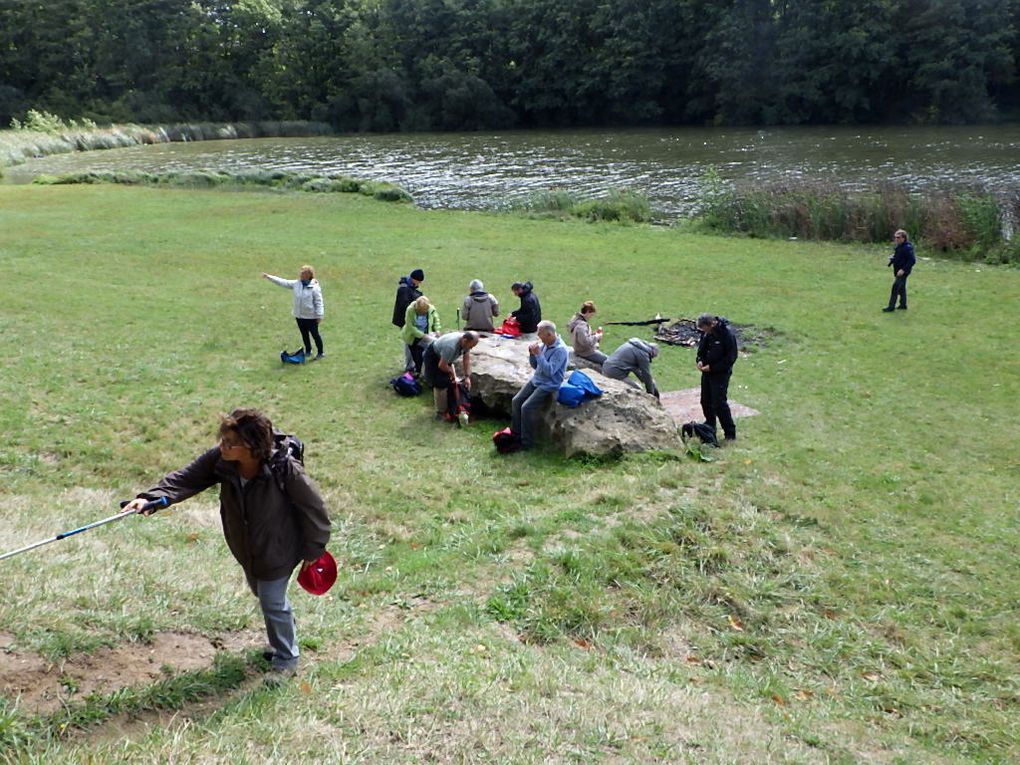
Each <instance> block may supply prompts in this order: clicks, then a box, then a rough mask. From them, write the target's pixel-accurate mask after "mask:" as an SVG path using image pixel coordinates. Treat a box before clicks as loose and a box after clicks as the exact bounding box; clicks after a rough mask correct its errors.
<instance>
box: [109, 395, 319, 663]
mask: <svg viewBox="0 0 1020 765" xmlns="http://www.w3.org/2000/svg"><path fill="white" fill-rule="evenodd" d="M278 437H280V436H278V434H276V433H275V431H274V430H273V425H272V423H271V422H270V421H269V418H267V417H266V416H265V415H264V414H262V413H261V412H260V411H258V410H257V409H235V410H234V411H233V412H231V413H230V414H228V415H226V416H225V417H222V418H221V420H220V427H219V442H218V443H217V444H216V445H215V446H213V447H212V448H211V449H209V450H207V451H206V452H205V453H204V454H202V455H200V456H199V457H197V458H196V459H195V460H194V461H193V462H192V463H191V464H190V465H187V466H186V467H183V468H181V469H180V470H177V471H174V472H173V473H170V474H169V475H167V476H165V477H164V478H163V479H162V480H160V481H159V483H157V484H156V485H155V486H153V487H152V488H151V489H149V490H148V491H144V492H141V493H140V494H138V496H137V499H133V500H132V501H131V502H129V503H128V504H127V505H126V506H125V510H135V511H137V512H141V513H142V514H144V515H150V514H151V513H152V511H146V510H144V507H145V504H146V503H147V502H149V501H151V500H154V499H160V498H163V497H165V498H166V499H167V500H168V501H169V503H170V504H171V505H176V504H177V503H178V502H183V501H184V500H186V499H187V498H188V497H193V496H194V495H196V494H198V493H199V492H202V491H205V490H206V489H211V488H212V487H213V486H217V487H218V488H219V499H220V520H221V521H222V523H223V536H224V537H225V538H226V540H227V547H229V548H230V552H231V553H233V555H234V558H236V559H237V562H238V563H240V564H241V568H242V569H244V575H245V578H246V579H247V580H248V586H249V588H251V591H252V593H253V594H254V595H255V596H256V597H257V598H258V599H259V605H260V606H261V607H262V616H263V618H264V620H265V624H266V634H267V637H268V638H269V645H270V649H271V650H269V651H268V652H267V655H268V656H269V658H270V663H271V666H272V669H273V670H274V671H275V672H278V673H281V674H286V675H289V674H293V672H294V671H295V670H296V669H297V664H298V654H299V651H298V641H297V636H296V634H295V628H294V614H293V612H292V611H291V606H290V601H289V600H288V599H287V585H288V583H289V582H290V576H291V574H292V573H293V571H294V569H295V568H296V567H297V566H298V565H299V564H300V565H301V568H302V569H304V568H305V567H307V566H309V565H311V564H312V563H314V562H315V561H316V560H318V558H319V556H321V555H322V554H323V552H324V551H325V549H326V544H327V543H328V542H329V536H330V521H329V516H328V514H327V513H326V506H325V503H324V502H323V499H322V495H321V494H320V493H319V489H318V487H316V485H315V484H314V483H313V482H312V480H311V479H310V478H309V477H308V476H307V475H305V471H304V467H303V466H302V465H301V463H300V462H299V461H298V460H297V459H295V458H294V457H293V456H292V455H291V453H290V452H289V451H288V450H287V449H286V448H283V447H280V448H278V446H277V438H278Z"/></svg>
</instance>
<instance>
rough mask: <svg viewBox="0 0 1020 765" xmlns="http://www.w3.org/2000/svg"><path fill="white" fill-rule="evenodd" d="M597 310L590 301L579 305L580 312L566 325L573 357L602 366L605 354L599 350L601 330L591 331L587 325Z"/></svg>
mask: <svg viewBox="0 0 1020 765" xmlns="http://www.w3.org/2000/svg"><path fill="white" fill-rule="evenodd" d="M597 310H598V309H596V308H595V304H594V303H593V302H591V301H590V300H585V301H584V303H582V304H581V310H579V311H578V312H577V313H575V314H574V318H572V319H571V320H570V323H569V324H567V329H569V330H570V342H571V345H573V346H574V355H575V356H577V357H579V358H582V359H587V360H588V361H590V362H592V363H593V364H597V365H599V366H602V362H604V361H605V360H606V354H604V353H603V352H602V351H600V350H599V343H600V342H601V341H602V328H601V327H599V329H598V330H592V328H591V325H590V324H589V323H588V322H589V321H590V320H591V317H592V316H594V315H595V312H596V311H597Z"/></svg>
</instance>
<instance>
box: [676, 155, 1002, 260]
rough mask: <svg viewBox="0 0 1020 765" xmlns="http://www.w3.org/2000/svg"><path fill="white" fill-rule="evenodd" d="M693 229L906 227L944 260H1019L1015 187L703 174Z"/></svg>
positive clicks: (810, 231) (805, 231)
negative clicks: (746, 180)
mask: <svg viewBox="0 0 1020 765" xmlns="http://www.w3.org/2000/svg"><path fill="white" fill-rule="evenodd" d="M702 201H703V205H702V209H701V211H700V212H699V214H698V216H697V217H696V222H697V227H698V228H700V229H703V230H707V231H711V232H715V233H725V234H730V233H736V234H746V235H749V236H753V237H760V238H783V239H786V238H796V239H812V240H823V241H834V242H860V243H865V244H877V243H888V242H889V241H890V240H891V239H892V232H893V231H895V230H896V229H899V228H904V229H906V230H907V232H908V233H909V234H910V237H911V238H912V239H914V240H915V241H917V242H918V243H919V244H920V245H921V246H922V247H923V248H924V249H926V250H928V251H930V252H932V253H934V254H936V255H938V256H941V257H952V258H958V259H961V260H968V261H980V262H986V263H1018V262H1020V240H1018V239H1017V238H1016V237H1013V236H1012V231H1013V229H1014V228H1015V227H1016V222H1017V220H1018V219H1020V196H1018V195H1017V193H1016V191H1015V190H1013V191H1007V190H1001V189H1000V190H997V191H995V192H992V191H989V190H987V189H965V188H960V189H936V190H933V191H927V192H924V193H913V192H909V191H908V190H907V189H905V188H901V187H894V186H889V187H885V188H881V189H878V190H875V191H868V192H861V191H854V190H850V189H846V188H842V187H839V186H836V185H834V184H825V183H793V184H774V185H771V186H765V187H762V186H761V185H755V186H750V185H738V186H736V187H727V186H725V185H723V184H722V182H721V181H720V179H719V178H718V176H717V175H715V174H714V173H710V174H709V176H708V178H707V179H706V184H705V191H704V197H703V200H702Z"/></svg>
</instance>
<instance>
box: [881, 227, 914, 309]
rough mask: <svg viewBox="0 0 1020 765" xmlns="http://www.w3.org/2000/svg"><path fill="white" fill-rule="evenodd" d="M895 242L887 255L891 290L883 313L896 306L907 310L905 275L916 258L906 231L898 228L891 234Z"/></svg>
mask: <svg viewBox="0 0 1020 765" xmlns="http://www.w3.org/2000/svg"><path fill="white" fill-rule="evenodd" d="M893 240H894V241H895V242H896V249H895V250H893V254H892V255H890V256H889V267H890V268H892V270H893V284H892V291H891V292H890V293H889V305H887V306H886V307H885V308H883V309H882V310H883V311H884V312H885V313H892V312H893V311H894V310H896V309H897V308H898V309H899V310H901V311H906V310H907V277H908V276H910V271H911V269H913V267H914V264H915V263H916V262H917V258H916V257H915V256H914V245H912V244H911V243H910V242H909V241H908V240H907V232H906V231H904V230H903V229H900V230H899V231H897V232H896V233H895V234H893ZM897 297H899V299H900V304H899V305H898V306H897V305H896V298H897Z"/></svg>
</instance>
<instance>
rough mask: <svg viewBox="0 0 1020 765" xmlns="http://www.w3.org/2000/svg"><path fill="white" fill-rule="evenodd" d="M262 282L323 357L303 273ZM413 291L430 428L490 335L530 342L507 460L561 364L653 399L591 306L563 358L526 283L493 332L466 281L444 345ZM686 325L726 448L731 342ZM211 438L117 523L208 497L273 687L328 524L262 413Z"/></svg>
mask: <svg viewBox="0 0 1020 765" xmlns="http://www.w3.org/2000/svg"><path fill="white" fill-rule="evenodd" d="M894 238H895V242H896V248H895V251H894V252H893V254H892V255H891V256H890V258H889V266H890V267H891V268H892V269H893V274H894V280H893V286H892V291H891V294H890V297H889V303H888V305H887V306H886V307H885V308H883V309H882V310H883V311H885V312H887V313H888V312H892V311H895V310H905V309H906V308H907V277H908V276H909V275H910V272H911V269H912V268H913V266H914V264H915V255H914V248H913V245H912V244H911V243H910V242H909V240H908V238H907V234H906V232H905V231H903V230H898V231H896V233H895V237H894ZM262 276H263V277H264V278H265V279H267V280H269V281H270V282H272V283H273V284H276V285H278V286H280V287H283V288H284V289H289V290H291V292H292V295H293V315H294V318H295V320H296V322H297V327H298V330H299V332H300V335H301V341H302V346H303V347H302V348H301V351H302V358H304V357H309V358H311V359H312V360H321V359H323V358H325V355H326V353H325V349H324V345H323V340H322V336H321V334H320V332H319V326H320V324H321V322H322V319H323V317H324V315H325V306H324V302H323V297H322V287H321V285H320V284H319V282H318V281H317V280H316V278H315V270H314V269H313V268H312V266H310V265H303V266H301V267H300V269H299V271H298V278H297V279H285V278H282V277H279V276H274V275H272V274H267V273H263V274H262ZM424 281H425V273H424V271H423V270H422V269H420V268H416V269H414V270H412V271H411V272H410V274H408V275H407V276H404V277H401V278H400V281H399V284H398V288H397V294H396V298H395V300H394V305H393V324H394V325H396V326H397V327H399V328H400V336H401V340H402V342H403V348H404V368H405V374H407V375H408V376H411V377H414V378H418V377H420V378H422V379H424V380H425V382H426V383H427V384H428V385H430V386H431V387H432V388H433V391H434V400H435V403H436V416H437V417H439V418H442V419H445V420H450V421H455V422H459V423H460V424H462V425H463V424H466V415H465V412H464V411H463V410H462V409H461V407H460V403H461V402H462V400H463V399H464V398H465V397H469V396H470V394H471V350H472V349H473V348H475V347H476V346H477V345H478V343H479V340H480V339H481V338H482V337H483V335H486V334H494V333H500V334H502V333H509V334H511V335H513V336H525V340H526V341H527V340H533V341H532V342H529V344H528V346H527V350H528V360H529V363H530V365H531V368H532V369H533V370H534V372H533V374H532V376H531V378H530V379H529V380H528V381H527V382H526V383H525V384H524V385H523V386H522V387H521V389H520V390H519V391H518V393H517V394H516V395H515V396H514V397H513V404H512V408H511V418H510V419H511V422H510V426H509V428H507V429H506V430H505V431H504V432H503V433H504V435H506V437H507V439H508V440H509V441H510V442H511V443H512V444H513V445H514V447H515V448H514V449H512V450H517V449H524V450H527V449H530V448H532V447H533V446H534V442H535V431H536V423H537V421H538V418H539V416H540V414H541V411H542V410H543V408H545V407H546V406H547V405H548V404H549V403H550V401H552V400H554V398H555V396H556V394H557V392H558V391H559V390H560V387H561V386H562V385H563V383H564V378H565V375H566V370H567V366H568V364H569V360H570V355H571V353H573V355H574V357H575V358H576V359H583V360H584V362H585V363H586V364H588V365H589V366H590V367H593V368H595V369H596V370H598V371H600V372H601V373H602V374H603V375H604V376H606V377H608V378H610V379H614V380H620V381H623V382H624V383H625V384H627V385H629V386H631V387H633V388H635V389H637V390H639V391H640V390H643V391H644V392H645V393H646V394H648V395H650V396H654V397H655V398H656V399H658V397H659V388H658V385H657V384H656V382H655V378H654V376H653V375H652V369H651V367H652V363H653V362H654V360H655V359H656V357H657V356H658V353H659V348H658V346H657V345H656V344H655V343H651V342H647V341H645V340H642V339H640V338H636V337H634V338H630V339H628V340H627V341H625V342H624V343H622V344H621V345H620V346H619V347H618V348H616V349H615V350H614V351H613V352H612V353H610V354H606V353H605V352H603V351H602V350H601V349H600V345H601V342H602V339H603V336H604V335H603V331H602V328H601V327H597V328H593V327H592V326H591V321H592V318H593V317H594V316H595V315H596V313H597V312H598V309H597V307H596V306H595V304H594V303H593V302H592V301H590V300H586V301H584V302H583V303H582V304H581V306H580V308H579V309H578V311H577V313H575V314H574V316H573V317H572V318H571V319H570V321H569V322H568V323H567V329H568V332H569V339H570V346H571V347H570V348H569V349H568V347H567V344H566V343H565V342H564V340H563V338H562V337H561V336H560V334H559V332H558V330H557V328H556V325H555V324H554V323H553V322H551V321H548V320H543V318H542V307H541V304H540V302H539V299H538V295H537V294H536V293H535V290H534V285H533V284H532V283H531V282H530V281H523V282H514V283H513V285H512V286H511V291H512V292H513V294H514V295H515V296H516V297H517V298H518V300H519V301H520V305H519V307H518V308H517V309H516V310H514V311H512V312H511V313H510V315H509V316H508V317H507V319H506V320H504V322H503V323H501V324H500V325H499V326H497V325H496V324H495V321H494V320H495V319H496V318H497V317H499V316H500V310H501V308H500V303H499V300H498V299H497V298H496V297H495V296H493V295H492V294H490V293H488V292H486V291H485V285H484V284H483V283H482V282H481V281H480V280H478V279H473V280H471V282H470V284H469V285H468V294H467V295H466V296H465V297H464V301H463V304H462V306H461V307H460V311H459V319H462V320H463V321H464V329H463V330H458V331H455V332H448V333H446V334H442V327H441V325H440V317H439V313H438V311H437V309H436V307H435V305H433V303H432V302H431V301H430V300H429V299H428V297H426V296H425V295H423V294H422V291H421V287H422V284H423V283H424ZM897 301H898V302H897ZM696 326H697V328H698V330H699V331H700V332H701V338H700V341H699V343H698V349H697V356H696V359H695V366H696V368H697V370H698V371H699V372H700V373H701V408H702V413H703V414H704V418H705V421H704V423H699V424H698V426H699V427H703V428H705V429H707V430H708V431H710V433H711V434H712V438H713V440H714V434H715V430H716V424H717V423H718V424H719V425H721V426H722V430H723V435H724V436H725V438H726V440H727V441H733V440H734V439H735V438H736V428H735V426H734V423H733V416H732V414H731V412H730V407H729V403H728V400H727V395H728V389H729V383H730V377H731V375H732V372H733V365H734V363H735V362H736V360H737V351H738V348H737V338H736V336H735V334H734V331H733V328H732V327H730V325H729V323H728V322H727V320H726V319H724V318H722V317H720V316H716V315H715V314H711V313H705V314H702V315H701V316H699V317H698V319H697V322H696ZM532 336H533V337H532ZM313 343H314V345H315V355H314V356H312V344H313ZM458 365H459V367H460V370H461V371H460V373H458ZM632 376H633V377H632ZM685 427H686V426H685ZM218 433H219V439H218V441H217V442H216V444H215V445H213V446H212V447H211V448H208V449H207V450H205V451H204V452H203V453H202V454H200V455H199V456H198V457H196V458H195V459H194V460H193V461H192V462H191V463H189V464H188V465H186V466H184V467H182V468H180V469H178V470H176V471H174V472H172V473H170V474H168V475H166V476H164V477H163V478H162V479H160V480H159V481H158V482H157V483H156V484H155V485H153V486H152V487H151V488H149V489H147V490H146V491H143V492H140V493H139V494H138V495H137V497H136V498H135V499H134V500H132V501H130V502H129V503H127V505H126V506H125V512H126V513H130V512H138V513H142V514H145V515H149V514H151V513H152V512H154V511H155V510H154V504H156V503H162V506H167V505H171V504H176V503H178V502H182V501H184V500H186V499H188V498H189V497H192V496H194V495H196V494H199V493H200V492H203V491H205V490H207V489H210V488H212V487H218V489H219V505H220V517H221V521H222V526H223V534H224V537H225V539H226V542H227V546H228V548H229V549H230V551H231V553H232V554H233V556H234V558H235V559H236V560H237V562H238V564H239V565H240V566H241V569H242V571H243V573H244V576H245V580H246V581H247V584H248V587H249V589H250V590H251V592H252V594H253V595H254V596H255V597H256V598H257V599H258V602H259V606H260V608H261V611H262V615H263V620H264V622H265V628H266V638H267V641H268V645H267V647H266V649H265V651H264V653H263V656H264V658H265V660H266V661H267V662H269V666H270V669H271V670H272V672H273V674H274V675H275V676H276V677H277V678H282V677H286V676H289V675H292V674H293V673H294V672H295V671H296V669H297V665H298V659H299V654H300V652H299V649H298V640H297V633H296V628H295V623H294V615H293V611H292V608H291V604H290V601H289V599H288V597H287V589H288V585H289V583H290V578H291V576H292V575H293V572H294V571H295V569H298V568H300V574H299V577H298V581H299V582H301V584H302V586H304V587H305V588H306V589H309V591H310V592H314V593H316V594H321V593H322V592H324V591H325V590H326V589H328V587H329V585H330V584H331V583H332V580H329V581H325V582H324V583H322V582H319V580H318V579H317V578H316V577H317V576H319V575H320V573H321V572H322V571H324V570H327V569H328V567H324V564H323V563H322V561H324V560H326V559H328V561H331V562H332V564H333V568H332V578H333V579H335V575H336V571H335V561H332V558H331V557H330V556H329V553H328V552H326V545H327V544H328V542H329V539H330V531H331V524H330V520H329V515H328V513H327V511H326V507H325V503H324V501H323V498H322V494H321V492H320V491H319V489H318V487H317V486H316V484H315V483H314V481H312V479H311V478H309V477H308V476H307V475H306V473H305V471H304V463H303V445H302V444H301V442H300V441H299V440H298V439H296V438H295V437H293V436H288V435H285V434H283V433H282V432H280V431H278V430H277V429H276V428H274V426H273V424H272V422H270V420H269V418H268V417H266V415H265V414H263V413H262V412H260V411H259V410H257V409H252V408H239V409H235V410H234V411H232V412H230V413H229V414H227V415H223V416H222V417H221V418H220V421H219V431H218ZM306 577H307V579H308V581H313V582H314V584H312V585H309V584H308V581H306Z"/></svg>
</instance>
